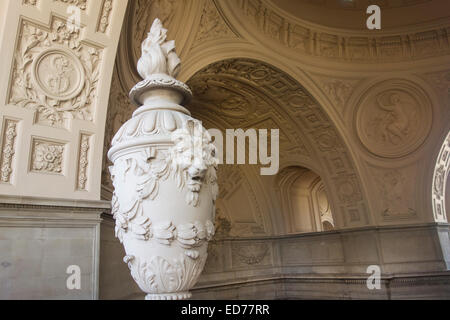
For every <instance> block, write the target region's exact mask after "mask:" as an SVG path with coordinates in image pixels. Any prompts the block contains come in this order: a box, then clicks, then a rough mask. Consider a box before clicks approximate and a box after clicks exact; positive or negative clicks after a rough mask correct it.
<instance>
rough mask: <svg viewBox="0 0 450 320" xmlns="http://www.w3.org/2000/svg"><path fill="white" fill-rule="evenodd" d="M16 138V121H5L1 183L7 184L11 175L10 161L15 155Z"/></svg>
mask: <svg viewBox="0 0 450 320" xmlns="http://www.w3.org/2000/svg"><path fill="white" fill-rule="evenodd" d="M16 136H17V121H13V120H6V121H5V132H4V134H3V137H4V142H3V150H2V158H1V181H2V182H5V183H8V182H10V179H11V173H12V159H13V156H14V153H15V148H14V144H15V140H16Z"/></svg>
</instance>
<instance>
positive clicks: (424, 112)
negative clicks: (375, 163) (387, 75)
mask: <svg viewBox="0 0 450 320" xmlns="http://www.w3.org/2000/svg"><path fill="white" fill-rule="evenodd" d="M431 123H432V108H431V103H430V100H429V99H428V97H427V96H426V95H425V93H424V92H423V90H421V89H420V88H419V87H418V86H417V85H415V84H413V83H411V82H409V81H406V80H391V81H384V82H382V83H379V84H377V85H375V86H374V87H372V88H371V89H370V90H368V91H367V93H366V94H365V95H364V96H363V98H362V100H361V102H360V105H359V108H358V111H357V115H356V130H357V133H358V136H359V138H360V140H361V142H362V144H363V145H364V146H365V147H366V148H367V149H368V150H369V151H370V152H372V153H374V154H375V155H378V156H381V157H387V158H397V157H402V156H405V155H407V154H409V153H411V152H413V151H415V150H416V149H417V148H419V147H420V145H421V144H422V143H423V142H424V141H425V139H426V137H427V136H428V133H429V131H430V128H431Z"/></svg>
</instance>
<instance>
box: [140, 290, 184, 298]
mask: <svg viewBox="0 0 450 320" xmlns="http://www.w3.org/2000/svg"><path fill="white" fill-rule="evenodd" d="M191 297H192V294H191V293H190V292H187V291H186V292H177V293H160V294H147V295H146V296H145V300H186V299H189V298H191Z"/></svg>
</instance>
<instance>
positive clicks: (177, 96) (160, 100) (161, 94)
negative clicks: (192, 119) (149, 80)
mask: <svg viewBox="0 0 450 320" xmlns="http://www.w3.org/2000/svg"><path fill="white" fill-rule="evenodd" d="M183 100H184V96H183V94H181V92H179V91H177V90H174V89H171V88H150V89H149V90H148V91H145V92H143V93H142V94H141V95H140V97H139V102H140V103H141V106H140V107H139V108H138V109H137V110H136V111H135V112H134V113H133V117H135V116H137V115H139V114H141V113H143V112H147V111H153V110H172V111H178V112H182V113H184V114H187V115H189V116H190V115H191V113H190V112H189V111H188V110H187V109H186V108H185V107H183V106H182V105H181V103H182V102H183Z"/></svg>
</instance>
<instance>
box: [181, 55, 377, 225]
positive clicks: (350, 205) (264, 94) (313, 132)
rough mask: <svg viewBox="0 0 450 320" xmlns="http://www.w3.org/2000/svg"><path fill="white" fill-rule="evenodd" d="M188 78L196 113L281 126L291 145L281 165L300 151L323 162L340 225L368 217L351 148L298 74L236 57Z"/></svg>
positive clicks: (232, 122) (224, 121) (238, 124)
mask: <svg viewBox="0 0 450 320" xmlns="http://www.w3.org/2000/svg"><path fill="white" fill-rule="evenodd" d="M197 67H198V66H197ZM187 83H188V85H189V86H190V87H191V88H192V89H193V92H194V100H193V101H192V103H191V104H190V106H189V109H190V110H191V112H192V114H193V116H194V117H196V118H198V119H200V120H205V122H206V123H209V124H214V125H216V126H218V127H222V128H224V127H225V128H227V127H228V128H235V129H237V128H243V129H245V128H268V129H270V128H281V129H282V130H281V133H280V139H281V140H280V145H281V146H283V145H284V146H285V148H286V149H287V151H288V152H286V150H284V151H283V152H282V153H283V155H284V157H283V159H280V163H281V166H284V165H285V163H284V161H286V162H294V163H295V161H296V157H297V156H299V157H298V158H299V159H298V160H299V161H303V162H307V163H308V162H309V163H311V164H313V163H316V164H317V163H319V164H320V165H318V166H319V168H320V169H319V171H321V172H324V174H323V175H322V176H323V177H324V180H325V181H326V184H327V185H329V186H332V187H330V195H331V197H330V201H331V202H332V203H334V205H333V206H334V207H335V208H336V210H335V211H336V212H340V213H339V214H338V213H336V216H338V217H339V218H338V219H337V220H336V225H337V226H338V227H340V228H343V227H349V226H359V225H366V224H368V223H369V220H370V218H369V215H368V213H367V205H366V201H365V199H364V198H365V197H364V192H363V191H362V186H361V184H360V182H359V181H360V179H359V174H358V173H357V170H356V169H355V166H354V163H353V161H352V160H351V159H352V156H351V154H350V151H349V149H348V148H347V146H346V144H345V142H344V141H343V140H342V138H341V136H340V134H339V133H338V131H337V129H336V128H335V124H334V123H333V121H331V120H330V118H329V117H328V115H327V113H326V112H325V111H324V110H323V108H322V107H321V106H320V104H319V103H318V102H317V101H316V100H315V98H314V97H313V96H312V95H311V94H310V93H309V92H308V91H307V90H306V89H305V88H304V87H303V86H302V85H300V84H299V83H298V81H297V80H296V79H294V78H293V77H291V76H290V75H288V74H287V73H285V72H283V71H281V70H280V69H278V68H276V67H274V66H273V65H271V64H268V63H266V62H264V61H260V60H255V59H249V58H239V59H238V58H234V59H226V60H222V61H218V62H215V63H212V64H209V65H207V66H206V67H203V68H202V69H200V71H198V72H197V73H195V74H194V75H193V76H192V77H191V78H190V79H189V81H188V82H187ZM243 93H244V94H243ZM232 104H235V105H234V106H233V105H232ZM305 158H306V159H305ZM267 192H269V193H270V192H271V191H267ZM273 214H274V213H272V215H273Z"/></svg>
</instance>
